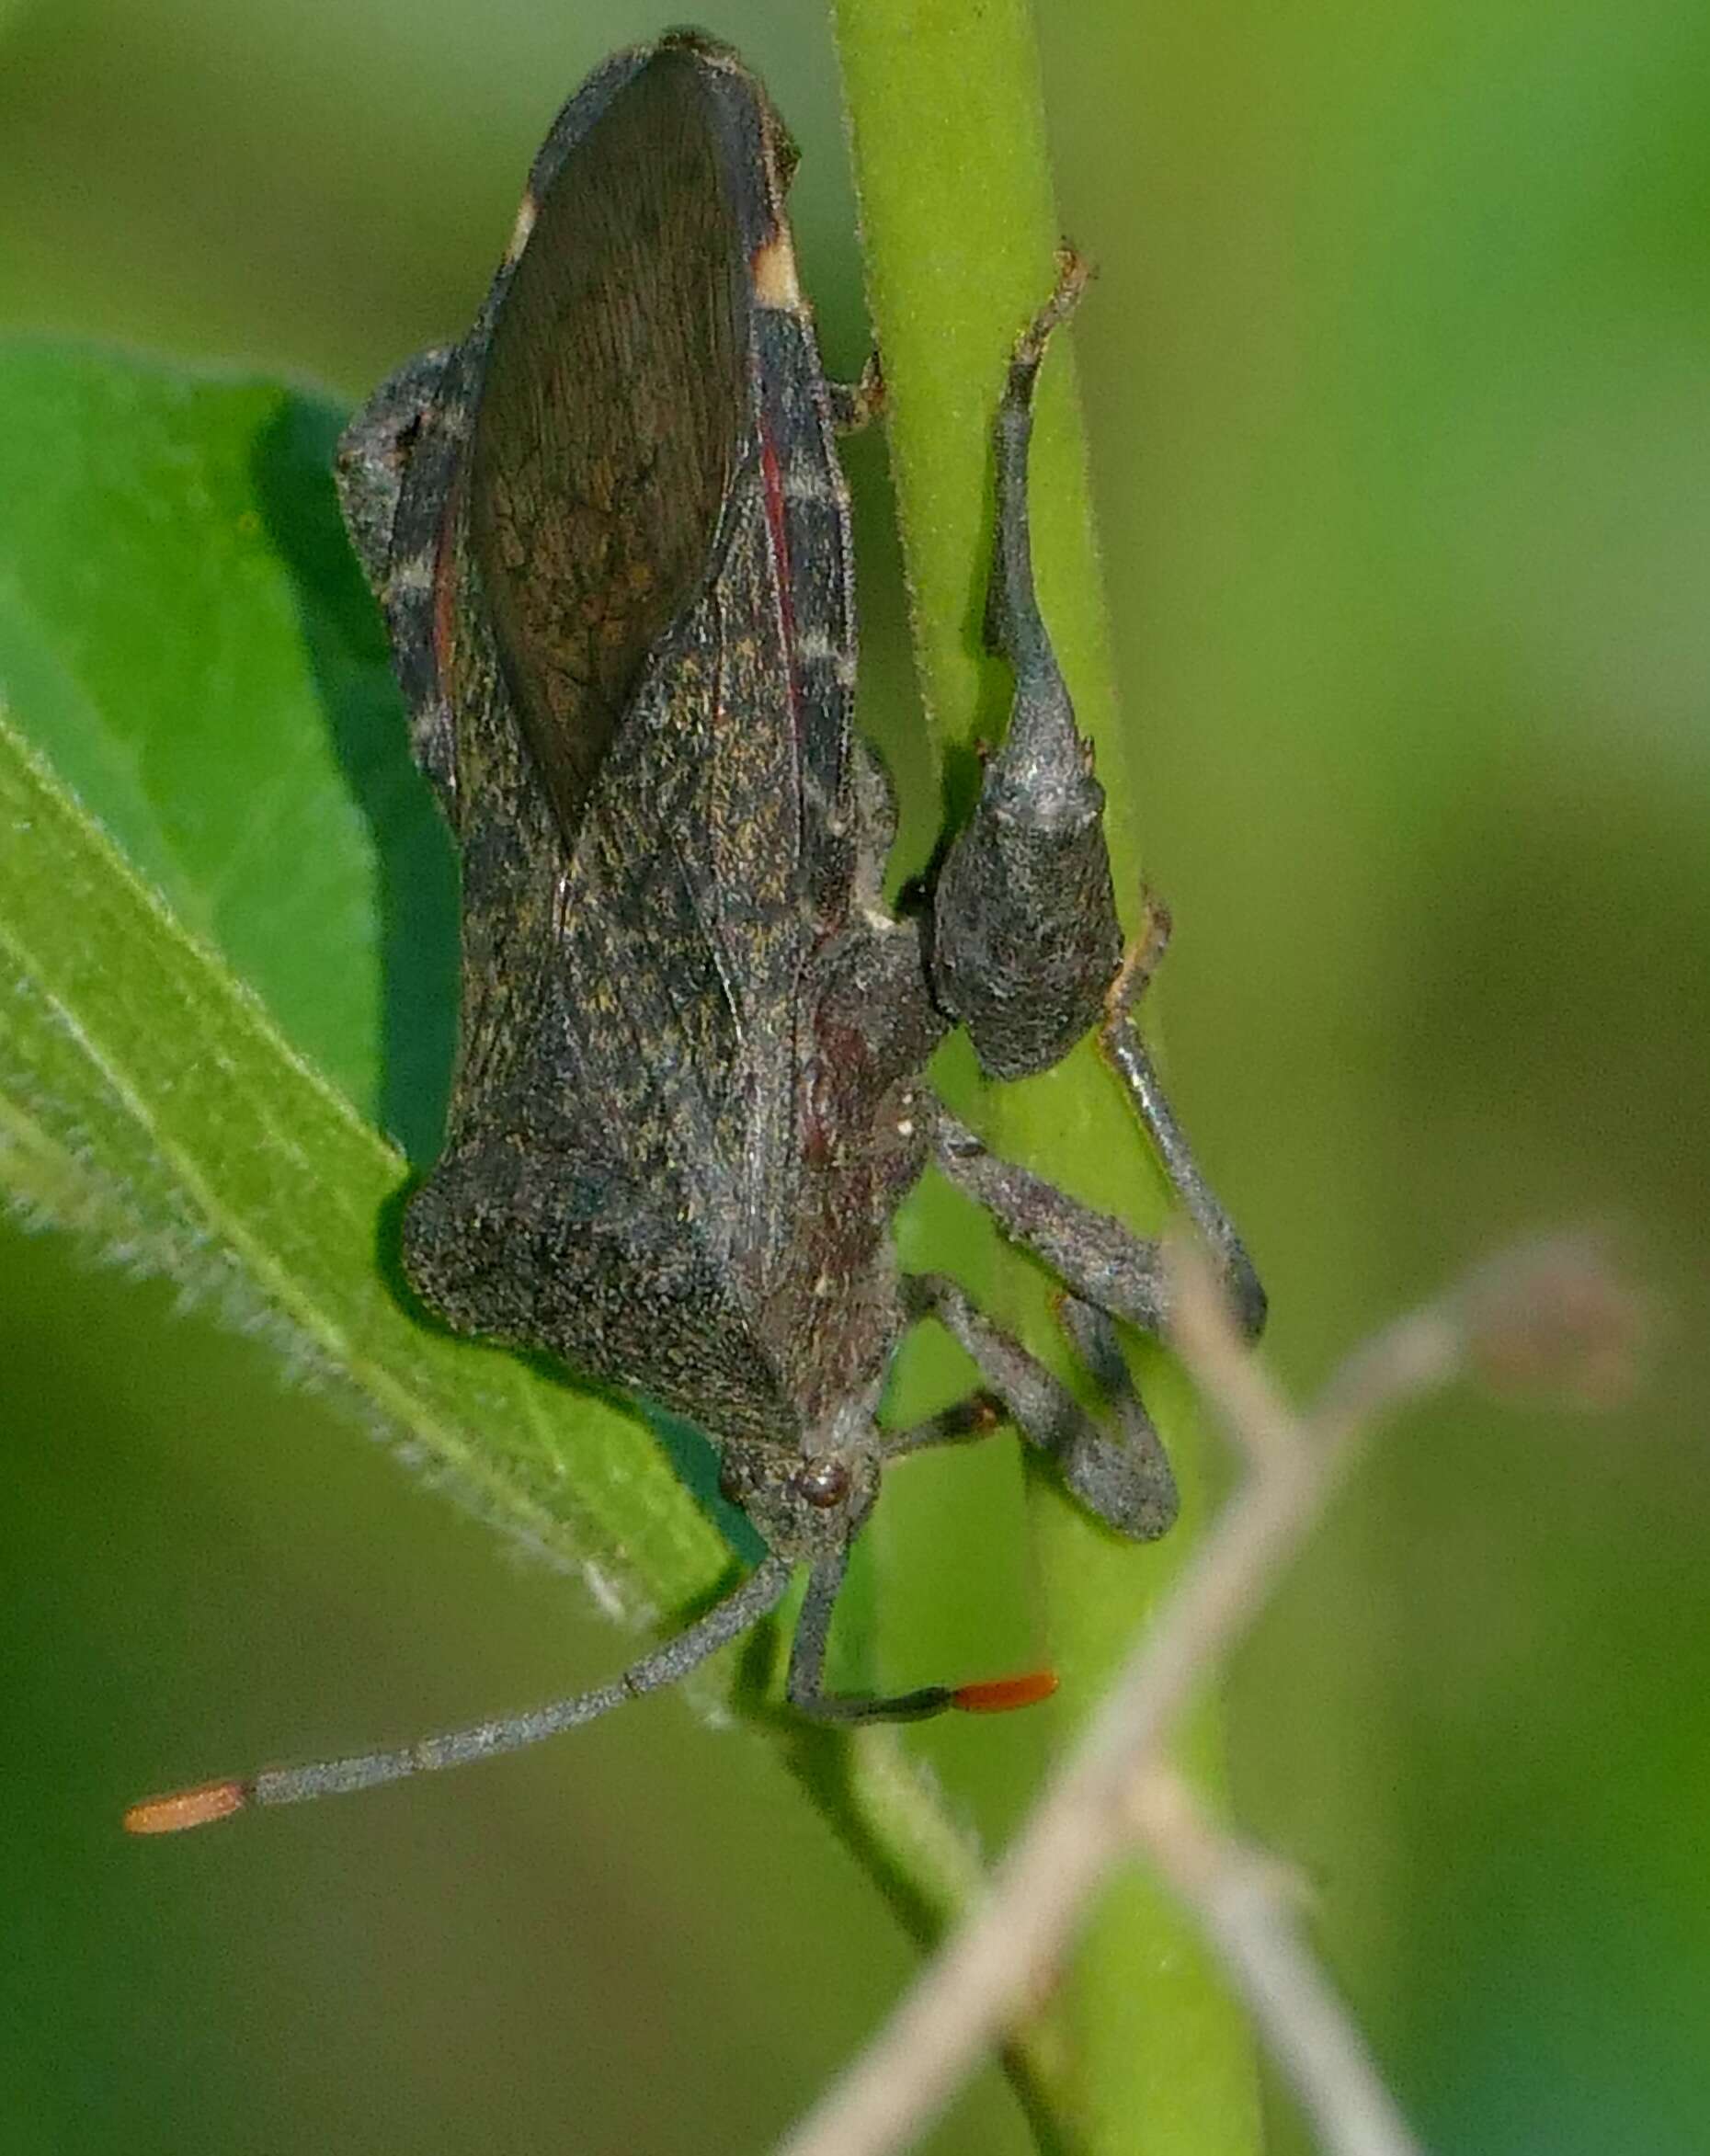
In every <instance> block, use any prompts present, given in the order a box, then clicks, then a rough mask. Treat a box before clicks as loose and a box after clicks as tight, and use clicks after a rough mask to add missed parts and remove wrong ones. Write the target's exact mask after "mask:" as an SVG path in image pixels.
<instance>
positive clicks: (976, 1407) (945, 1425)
mask: <svg viewBox="0 0 1710 2156" xmlns="http://www.w3.org/2000/svg"><path fill="white" fill-rule="evenodd" d="M1007 1413H1008V1409H1006V1408H1005V1406H1004V1404H1003V1402H1002V1400H1000V1399H999V1398H998V1395H997V1394H996V1393H995V1392H986V1391H985V1390H984V1389H982V1390H980V1391H979V1392H971V1393H969V1394H968V1396H967V1397H966V1398H965V1399H960V1400H956V1401H953V1402H952V1405H951V1406H950V1407H948V1408H941V1409H939V1411H938V1413H937V1414H936V1415H929V1416H928V1417H927V1419H926V1420H925V1421H924V1422H916V1423H912V1424H911V1425H910V1426H909V1428H908V1429H906V1430H891V1431H887V1432H885V1433H884V1456H885V1459H886V1460H887V1461H890V1460H903V1459H906V1458H907V1456H908V1454H910V1453H924V1452H928V1451H929V1450H930V1449H931V1448H932V1447H933V1446H935V1445H941V1444H977V1443H979V1441H980V1440H981V1439H982V1438H984V1437H989V1436H990V1435H991V1433H992V1432H993V1431H994V1430H996V1429H998V1426H999V1425H1000V1424H1001V1423H1002V1422H1003V1420H1004V1419H1005V1416H1006V1414H1007Z"/></svg>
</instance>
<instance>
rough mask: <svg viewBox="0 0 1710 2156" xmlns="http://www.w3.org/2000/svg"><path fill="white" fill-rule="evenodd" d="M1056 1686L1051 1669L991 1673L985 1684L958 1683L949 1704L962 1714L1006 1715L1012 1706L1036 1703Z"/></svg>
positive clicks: (1046, 1697) (1048, 1696)
mask: <svg viewBox="0 0 1710 2156" xmlns="http://www.w3.org/2000/svg"><path fill="white" fill-rule="evenodd" d="M1056 1688H1057V1673H1056V1671H1055V1670H1030V1671H1028V1672H1027V1673H1026V1675H1025V1676H1021V1677H994V1678H992V1679H991V1680H990V1681H989V1682H988V1683H985V1684H959V1685H958V1686H957V1687H956V1689H955V1691H954V1692H952V1694H951V1695H950V1704H951V1705H952V1706H953V1707H960V1708H961V1710H962V1712H963V1714H964V1715H1007V1714H1008V1713H1009V1709H1010V1708H1011V1707H1016V1706H1037V1705H1038V1704H1039V1702H1040V1701H1041V1700H1042V1699H1049V1698H1050V1697H1051V1694H1053V1693H1054V1692H1055V1690H1056Z"/></svg>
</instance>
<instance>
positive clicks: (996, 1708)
mask: <svg viewBox="0 0 1710 2156" xmlns="http://www.w3.org/2000/svg"><path fill="white" fill-rule="evenodd" d="M848 1566H849V1557H848V1555H847V1553H845V1552H843V1551H839V1552H838V1554H837V1556H835V1557H825V1558H822V1559H821V1560H820V1562H819V1563H817V1564H816V1565H815V1567H814V1569H813V1570H812V1571H811V1572H810V1573H809V1574H808V1578H807V1592H806V1594H805V1595H804V1598H803V1602H802V1614H801V1615H800V1617H798V1618H797V1620H796V1627H795V1640H794V1643H793V1645H792V1648H791V1649H790V1675H789V1678H788V1681H787V1686H786V1689H787V1692H788V1696H789V1700H790V1705H792V1707H794V1708H795V1710H796V1712H797V1713H798V1714H800V1715H805V1716H806V1717H807V1718H808V1719H809V1720H810V1721H815V1722H844V1723H847V1722H924V1721H928V1720H929V1719H930V1718H931V1717H932V1716H934V1715H941V1714H943V1713H944V1712H945V1711H946V1709H947V1708H951V1707H958V1708H960V1709H961V1711H962V1712H963V1714H975V1715H980V1714H1000V1713H1003V1712H1006V1711H1007V1710H1008V1709H1009V1708H1010V1707H1018V1706H1032V1705H1033V1704H1034V1703H1035V1702H1036V1701H1038V1700H1041V1699H1048V1698H1049V1697H1050V1696H1051V1694H1053V1693H1054V1692H1055V1690H1056V1688H1057V1681H1056V1678H1055V1676H1054V1675H1053V1674H1052V1673H1051V1671H1049V1670H1036V1671H1029V1672H1028V1673H1027V1674H1026V1675H1024V1676H1020V1677H999V1678H997V1679H995V1680H993V1681H992V1682H990V1683H979V1684H927V1685H923V1686H922V1687H921V1688H920V1690H919V1691H918V1692H899V1693H894V1694H891V1695H890V1696H889V1697H888V1698H876V1699H875V1698H872V1697H869V1696H864V1695H862V1694H858V1693H847V1692H827V1690H826V1688H825V1671H826V1642H827V1638H828V1637H829V1636H830V1632H831V1613H832V1610H833V1608H834V1607H835V1606H836V1603H837V1599H838V1589H839V1588H840V1587H841V1586H842V1584H843V1575H844V1572H845V1571H846V1570H847V1569H848Z"/></svg>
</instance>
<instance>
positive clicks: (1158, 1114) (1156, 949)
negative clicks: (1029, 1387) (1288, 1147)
mask: <svg viewBox="0 0 1710 2156" xmlns="http://www.w3.org/2000/svg"><path fill="white" fill-rule="evenodd" d="M1142 907H1143V918H1142V920H1141V925H1140V932H1139V933H1138V935H1136V936H1135V938H1134V941H1133V942H1132V943H1131V944H1130V945H1129V947H1128V951H1127V953H1126V955H1125V956H1124V958H1123V963H1122V965H1121V966H1120V968H1119V969H1118V971H1117V975H1116V978H1115V979H1114V980H1113V981H1112V983H1111V986H1110V988H1109V989H1108V991H1107V992H1106V995H1105V998H1104V1018H1103V1022H1102V1023H1101V1024H1100V1028H1099V1049H1100V1054H1101V1055H1103V1057H1104V1059H1105V1061H1106V1062H1107V1063H1108V1064H1109V1065H1110V1066H1111V1068H1112V1070H1113V1071H1114V1072H1115V1073H1116V1075H1117V1077H1118V1078H1120V1079H1121V1080H1122V1084H1123V1090H1124V1091H1125V1092H1126V1093H1127V1095H1128V1098H1129V1101H1130V1102H1131V1103H1132V1104H1133V1107H1134V1113H1135V1114H1136V1115H1137V1116H1138V1117H1139V1118H1140V1122H1141V1124H1142V1125H1143V1127H1144V1128H1145V1130H1146V1135H1147V1136H1148V1137H1149V1138H1150V1139H1151V1141H1152V1143H1153V1145H1154V1146H1156V1147H1157V1157H1158V1159H1159V1160H1160V1161H1161V1163H1162V1164H1163V1169H1164V1172H1165V1174H1166V1175H1167V1176H1168V1178H1169V1184H1170V1188H1171V1190H1173V1191H1174V1192H1175V1194H1176V1196H1177V1197H1178V1198H1179V1199H1180V1202H1181V1206H1182V1209H1183V1211H1184V1212H1185V1213H1186V1214H1187V1215H1188V1217H1189V1219H1191V1221H1192V1223H1193V1225H1194V1226H1195V1227H1196V1228H1197V1229H1198V1230H1199V1233H1200V1235H1201V1237H1202V1238H1203V1241H1204V1243H1205V1246H1206V1248H1207V1249H1208V1250H1209V1251H1210V1253H1211V1257H1212V1261H1213V1262H1214V1265H1215V1266H1216V1268H1217V1272H1218V1274H1219V1276H1220V1277H1221V1279H1222V1281H1223V1283H1224V1287H1225V1292H1226V1294H1227V1295H1228V1296H1229V1299H1230V1301H1231V1303H1232V1304H1233V1305H1234V1306H1235V1311H1236V1315H1237V1318H1239V1320H1240V1323H1241V1327H1242V1329H1243V1330H1244V1331H1245V1332H1246V1334H1247V1336H1248V1339H1249V1340H1257V1339H1258V1337H1259V1335H1260V1332H1261V1331H1262V1330H1263V1329H1264V1323H1265V1291H1264V1288H1263V1286H1262V1285H1261V1283H1260V1278H1259V1274H1258V1272H1256V1270H1255V1269H1254V1266H1253V1261H1252V1260H1251V1259H1250V1258H1249V1257H1248V1254H1247V1249H1246V1246H1245V1244H1243V1242H1242V1241H1241V1238H1240V1237H1239V1236H1238V1235H1237V1233H1236V1230H1235V1224H1234V1222H1233V1221H1231V1219H1230V1218H1229V1215H1227V1213H1225V1211H1224V1209H1223V1205H1222V1203H1221V1202H1220V1201H1219V1199H1218V1197H1217V1194H1216V1192H1214V1190H1213V1189H1212V1187H1211V1185H1210V1184H1209V1183H1208V1182H1207V1181H1206V1180H1205V1177H1204V1175H1203V1172H1202V1170H1201V1168H1200V1164H1199V1162H1198V1161H1197V1160H1196V1159H1195V1158H1194V1157H1193V1149H1192V1147H1191V1146H1190V1145H1189V1144H1188V1140H1187V1135H1186V1133H1185V1132H1184V1131H1183V1130H1182V1127H1181V1125H1180V1123H1178V1122H1177V1120H1176V1114H1175V1111H1174V1110H1173V1109H1172V1108H1171V1107H1170V1105H1169V1101H1168V1098H1167V1097H1166V1095H1165V1092H1164V1089H1163V1087H1162V1086H1161V1085H1160V1084H1159V1082H1158V1077H1157V1070H1156V1068H1155V1067H1154V1066H1153V1063H1152V1058H1151V1056H1150V1055H1148V1054H1147V1052H1146V1044H1145V1042H1144V1041H1142V1039H1141V1038H1140V1029H1139V1027H1138V1026H1137V1025H1136V1024H1135V1023H1134V1006H1135V1004H1137V1003H1138V1002H1139V1000H1140V998H1141V997H1142V996H1143V995H1144V994H1145V992H1146V983H1147V982H1148V981H1149V980H1150V979H1151V977H1152V975H1153V974H1154V973H1155V972H1156V971H1157V964H1158V961H1159V960H1160V959H1161V958H1162V957H1163V955H1164V953H1165V951H1166V950H1167V949H1168V944H1169V928H1170V922H1169V911H1168V907H1166V906H1165V905H1164V904H1163V902H1162V900H1160V899H1158V898H1157V897H1156V896H1155V895H1153V893H1152V892H1150V891H1146V892H1144V893H1143V894H1142ZM1093 1300H1094V1301H1095V1302H1096V1301H1100V1300H1102V1298H1101V1297H1099V1296H1096V1295H1095V1296H1094V1297H1093ZM1107 1307H1109V1306H1107ZM1118 1314H1119V1315H1121V1313H1120V1312H1119V1313H1118Z"/></svg>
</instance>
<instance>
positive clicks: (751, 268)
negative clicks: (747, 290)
mask: <svg viewBox="0 0 1710 2156" xmlns="http://www.w3.org/2000/svg"><path fill="white" fill-rule="evenodd" d="M748 276H749V278H750V279H752V281H753V285H754V300H755V304H756V305H757V306H759V307H781V308H784V309H786V310H787V311H788V312H789V313H790V314H802V313H803V312H804V304H803V300H802V287H801V285H800V284H799V283H798V282H797V280H796V274H795V250H794V248H793V247H792V245H790V234H788V233H787V232H786V231H785V230H784V228H783V227H782V225H780V226H779V227H778V229H777V231H776V232H774V233H773V234H772V236H771V238H770V239H769V240H762V241H761V242H760V244H759V245H758V247H756V248H755V250H754V252H753V254H752V255H750V256H749V257H748Z"/></svg>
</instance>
